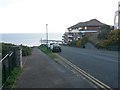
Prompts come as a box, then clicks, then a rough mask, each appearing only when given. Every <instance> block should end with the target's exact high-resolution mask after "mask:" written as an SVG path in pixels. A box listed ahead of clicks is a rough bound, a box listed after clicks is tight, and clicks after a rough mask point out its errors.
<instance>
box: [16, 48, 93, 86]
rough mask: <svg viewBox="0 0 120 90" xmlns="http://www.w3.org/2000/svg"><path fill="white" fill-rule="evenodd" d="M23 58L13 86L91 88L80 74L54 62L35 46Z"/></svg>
mask: <svg viewBox="0 0 120 90" xmlns="http://www.w3.org/2000/svg"><path fill="white" fill-rule="evenodd" d="M24 60H25V61H24V68H23V72H22V74H21V75H20V77H19V78H18V80H17V81H16V83H15V85H14V88H93V86H92V85H91V84H90V83H88V82H87V81H86V80H85V79H83V78H82V77H81V76H77V75H76V74H75V73H73V72H72V71H70V70H68V69H67V68H65V67H64V66H62V65H60V64H58V63H56V62H54V61H53V60H52V59H50V58H49V57H48V56H47V55H45V54H44V53H43V52H41V51H40V50H39V49H37V48H34V49H33V52H32V55H31V56H29V57H27V58H24Z"/></svg>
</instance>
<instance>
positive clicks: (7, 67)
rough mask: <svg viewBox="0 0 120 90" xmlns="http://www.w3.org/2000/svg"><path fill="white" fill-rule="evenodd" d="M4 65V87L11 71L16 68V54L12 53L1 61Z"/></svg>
mask: <svg viewBox="0 0 120 90" xmlns="http://www.w3.org/2000/svg"><path fill="white" fill-rule="evenodd" d="M0 63H1V65H2V86H4V84H5V82H6V81H7V79H8V78H9V76H10V74H11V71H12V70H13V69H14V68H15V67H16V61H15V53H14V52H11V53H9V54H7V55H6V56H5V57H4V58H3V59H2V60H1V61H0Z"/></svg>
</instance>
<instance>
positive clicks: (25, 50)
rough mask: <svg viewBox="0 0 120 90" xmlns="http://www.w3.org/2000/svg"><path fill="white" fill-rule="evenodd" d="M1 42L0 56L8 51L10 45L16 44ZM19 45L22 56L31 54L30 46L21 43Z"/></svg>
mask: <svg viewBox="0 0 120 90" xmlns="http://www.w3.org/2000/svg"><path fill="white" fill-rule="evenodd" d="M1 44H2V58H3V57H4V56H5V55H6V54H8V53H9V52H10V50H11V47H12V46H17V45H14V44H11V43H1ZM21 47H22V56H27V55H31V53H32V49H31V48H30V47H28V46H23V45H21Z"/></svg>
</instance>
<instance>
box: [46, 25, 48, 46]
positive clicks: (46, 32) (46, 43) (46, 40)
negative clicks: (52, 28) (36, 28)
mask: <svg viewBox="0 0 120 90" xmlns="http://www.w3.org/2000/svg"><path fill="white" fill-rule="evenodd" d="M46 44H47V47H48V24H46Z"/></svg>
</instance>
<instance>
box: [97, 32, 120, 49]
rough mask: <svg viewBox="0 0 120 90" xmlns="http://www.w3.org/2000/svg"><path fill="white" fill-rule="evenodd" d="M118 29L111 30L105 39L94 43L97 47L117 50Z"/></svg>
mask: <svg viewBox="0 0 120 90" xmlns="http://www.w3.org/2000/svg"><path fill="white" fill-rule="evenodd" d="M119 45H120V30H113V31H111V32H110V33H109V34H108V35H107V39H104V40H101V41H100V42H99V43H97V44H96V47H97V48H105V49H109V50H119Z"/></svg>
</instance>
